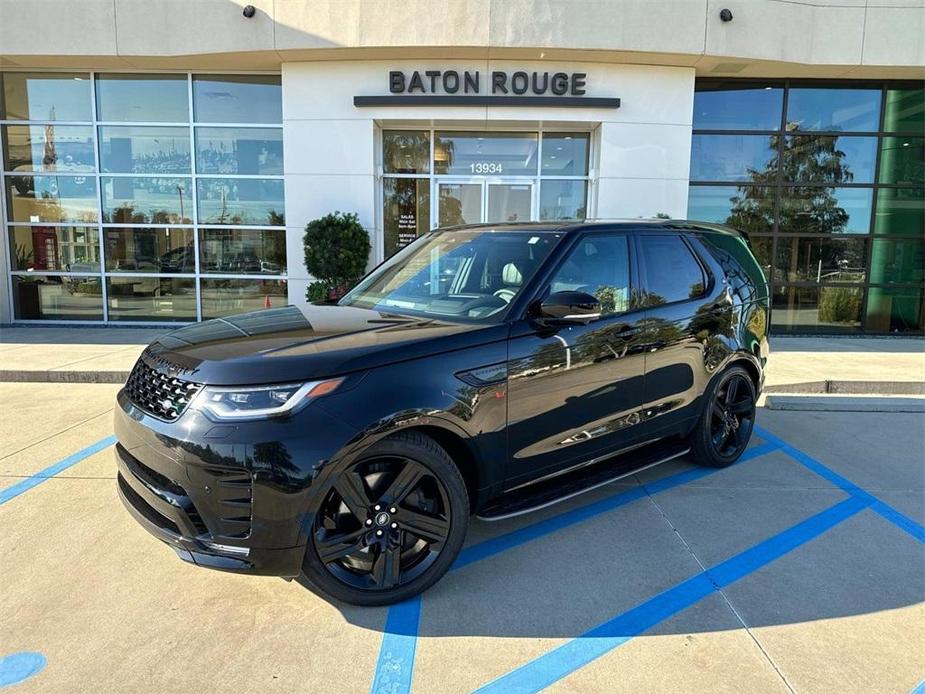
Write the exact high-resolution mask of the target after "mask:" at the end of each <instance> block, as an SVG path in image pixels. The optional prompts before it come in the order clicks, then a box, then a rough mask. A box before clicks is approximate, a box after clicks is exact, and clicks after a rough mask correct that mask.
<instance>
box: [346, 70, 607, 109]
mask: <svg viewBox="0 0 925 694" xmlns="http://www.w3.org/2000/svg"><path fill="white" fill-rule="evenodd" d="M587 80H588V75H587V74H586V73H584V72H571V73H568V72H526V71H523V70H518V71H517V72H512V73H508V72H504V71H500V70H495V71H492V72H491V73H485V75H484V76H483V74H482V72H481V71H479V70H463V71H459V70H414V71H413V72H410V73H406V72H403V71H401V70H390V71H389V82H388V84H389V94H388V95H382V96H355V97H353V105H354V106H420V105H430V106H566V107H585V108H587V107H594V108H619V106H620V100H619V99H616V98H602V97H589V96H585V94H586V90H585V87H586V85H587Z"/></svg>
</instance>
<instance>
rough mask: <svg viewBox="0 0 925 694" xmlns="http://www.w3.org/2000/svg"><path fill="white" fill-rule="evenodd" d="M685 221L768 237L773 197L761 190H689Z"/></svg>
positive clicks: (772, 217)
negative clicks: (731, 228) (711, 223)
mask: <svg viewBox="0 0 925 694" xmlns="http://www.w3.org/2000/svg"><path fill="white" fill-rule="evenodd" d="M687 217H688V219H696V220H698V221H701V222H713V223H716V224H728V225H729V226H731V227H733V228H735V229H739V230H740V231H744V232H747V233H757V234H760V233H768V232H770V231H771V230H772V225H773V224H774V193H773V189H772V188H765V187H763V186H691V188H690V192H689V193H688V199H687Z"/></svg>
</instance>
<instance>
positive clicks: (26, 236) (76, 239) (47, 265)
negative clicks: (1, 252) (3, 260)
mask: <svg viewBox="0 0 925 694" xmlns="http://www.w3.org/2000/svg"><path fill="white" fill-rule="evenodd" d="M10 260H11V261H12V266H13V267H12V269H13V270H30V271H33V270H45V271H50V272H54V271H58V272H62V271H63V272H99V271H100V243H99V234H98V233H97V230H96V227H78V226H61V227H51V226H31V227H10Z"/></svg>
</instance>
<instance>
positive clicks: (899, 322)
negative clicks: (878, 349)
mask: <svg viewBox="0 0 925 694" xmlns="http://www.w3.org/2000/svg"><path fill="white" fill-rule="evenodd" d="M867 291H868V293H869V294H870V296H869V298H868V299H867V315H866V317H865V319H864V329H865V330H869V331H871V332H882V333H887V332H889V333H904V332H912V331H914V330H915V331H918V330H923V329H925V311H923V310H922V304H923V290H922V289H921V288H915V287H912V288H902V287H895V288H894V287H890V288H880V287H871V288H870V289H868V290H867Z"/></svg>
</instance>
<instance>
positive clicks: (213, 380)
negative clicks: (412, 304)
mask: <svg viewBox="0 0 925 694" xmlns="http://www.w3.org/2000/svg"><path fill="white" fill-rule="evenodd" d="M506 337H507V326H506V325H504V324H501V325H473V324H471V323H452V322H449V321H443V320H434V319H432V318H420V317H413V316H405V315H400V314H394V313H383V312H380V311H372V310H368V309H362V308H353V307H348V306H330V305H324V306H316V305H309V306H305V307H301V308H300V307H296V306H287V307H286V308H279V309H265V310H262V311H255V312H253V313H244V314H240V315H237V316H230V317H228V318H216V319H213V320H208V321H204V322H202V323H196V324H194V325H189V326H186V327H183V328H180V329H179V330H175V331H173V332H170V333H167V334H166V335H163V336H161V337H159V338H158V339H157V340H155V341H154V342H152V343H151V345H150V346H149V347H148V348H147V349H146V350H145V358H146V359H147V360H149V361H150V362H151V363H152V364H160V365H165V364H166V365H168V366H169V367H170V370H172V371H176V372H178V373H179V375H180V377H181V378H184V379H188V380H192V381H198V382H200V383H209V384H213V385H248V384H256V383H281V382H288V381H301V380H307V379H315V378H325V377H328V376H337V375H340V374H346V373H351V372H355V371H360V370H363V369H369V368H373V367H376V366H383V365H385V364H390V363H393V362H397V361H406V360H410V359H417V358H420V357H425V356H429V355H432V354H438V353H441V352H447V351H451V350H457V349H464V348H466V347H473V346H476V345H479V344H484V343H486V342H492V341H495V340H503V339H505V338H506Z"/></svg>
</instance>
